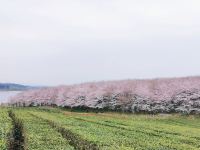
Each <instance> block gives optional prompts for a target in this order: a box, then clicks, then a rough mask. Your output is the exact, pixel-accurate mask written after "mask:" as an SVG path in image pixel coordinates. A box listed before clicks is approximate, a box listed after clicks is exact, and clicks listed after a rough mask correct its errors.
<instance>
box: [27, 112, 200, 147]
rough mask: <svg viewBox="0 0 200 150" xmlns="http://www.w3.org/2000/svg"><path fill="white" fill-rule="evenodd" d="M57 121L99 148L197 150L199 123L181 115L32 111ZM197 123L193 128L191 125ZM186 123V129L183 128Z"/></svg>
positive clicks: (199, 134)
mask: <svg viewBox="0 0 200 150" xmlns="http://www.w3.org/2000/svg"><path fill="white" fill-rule="evenodd" d="M31 113H32V114H34V115H36V116H40V117H41V118H43V119H48V120H50V121H53V122H56V123H58V124H59V125H61V126H62V127H64V128H65V129H67V130H70V131H72V132H73V133H76V134H78V135H80V136H81V137H82V138H84V139H86V140H88V141H91V142H93V143H96V144H97V145H98V146H99V147H100V149H146V148H147V147H148V148H150V149H180V150H184V149H185V150H187V149H191V150H196V149H199V148H200V144H199V137H200V128H199V127H198V124H200V120H199V119H198V118H193V119H191V118H183V117H181V116H171V117H161V116H147V115H137V116H134V115H131V116H128V115H126V116H125V117H124V115H122V116H120V115H119V114H118V115H116V114H109V115H108V116H107V114H105V116H103V115H99V114H95V113H87V114H84V113H72V112H65V111H61V112H55V111H54V112H45V111H38V110H37V111H34V110H33V111H31ZM193 123H196V128H195V127H194V126H192V124H193ZM184 124H186V126H184Z"/></svg>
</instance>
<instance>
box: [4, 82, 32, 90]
mask: <svg viewBox="0 0 200 150" xmlns="http://www.w3.org/2000/svg"><path fill="white" fill-rule="evenodd" d="M34 88H35V87H31V86H25V85H20V84H14V83H0V91H24V90H28V89H34Z"/></svg>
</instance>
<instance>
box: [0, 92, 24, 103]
mask: <svg viewBox="0 0 200 150" xmlns="http://www.w3.org/2000/svg"><path fill="white" fill-rule="evenodd" d="M20 92H21V91H0V104H1V103H5V102H7V101H8V100H9V98H11V97H12V96H15V95H17V94H19V93H20Z"/></svg>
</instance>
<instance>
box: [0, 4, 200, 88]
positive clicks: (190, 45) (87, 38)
mask: <svg viewBox="0 0 200 150" xmlns="http://www.w3.org/2000/svg"><path fill="white" fill-rule="evenodd" d="M199 8H200V1H198V0H190V1H188V0H173V1H172V0H169V1H159V0H152V1H148V0H141V1H136V0H108V1H92V0H86V1H80V0H73V1H71V0H57V1H53V0H48V1H47V0H44V1H39V0H30V1H25V0H19V1H4V2H1V5H0V68H1V76H0V83H17V84H26V85H42V86H43V85H44V86H54V85H64V84H66V85H70V84H76V83H83V82H91V81H107V80H124V79H151V78H162V77H187V76H198V75H200V69H199V66H200V59H199V56H200V51H199V49H200V43H199V39H200V28H199V27H200V19H199V16H200V9H199Z"/></svg>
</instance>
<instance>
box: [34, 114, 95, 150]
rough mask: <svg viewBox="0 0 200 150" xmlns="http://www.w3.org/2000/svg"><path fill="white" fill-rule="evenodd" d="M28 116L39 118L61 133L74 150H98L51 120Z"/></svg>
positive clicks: (92, 144) (90, 143)
mask: <svg viewBox="0 0 200 150" xmlns="http://www.w3.org/2000/svg"><path fill="white" fill-rule="evenodd" d="M30 114H31V115H32V116H34V117H36V118H39V119H42V120H44V121H46V122H48V123H49V125H50V126H52V127H53V128H55V129H56V130H57V131H58V132H59V133H61V134H62V136H63V137H64V138H66V139H67V140H68V141H69V144H70V145H72V146H73V147H74V148H75V149H77V150H98V149H99V148H98V146H97V145H96V144H94V143H92V142H90V141H87V140H85V139H83V138H81V137H80V136H79V135H78V134H75V133H73V132H72V131H70V130H68V129H66V128H64V127H62V126H61V125H59V124H58V123H56V122H54V121H52V120H48V119H44V118H42V117H39V116H37V115H35V114H33V113H30Z"/></svg>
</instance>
